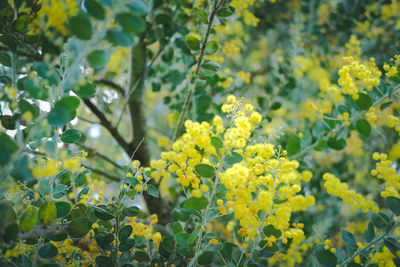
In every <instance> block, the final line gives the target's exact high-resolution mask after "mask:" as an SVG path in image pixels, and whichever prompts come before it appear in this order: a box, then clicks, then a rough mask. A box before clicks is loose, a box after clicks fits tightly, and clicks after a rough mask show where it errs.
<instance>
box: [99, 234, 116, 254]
mask: <svg viewBox="0 0 400 267" xmlns="http://www.w3.org/2000/svg"><path fill="white" fill-rule="evenodd" d="M95 238H96V242H97V244H98V245H99V247H100V248H102V249H104V250H110V243H111V242H113V241H114V234H112V233H99V234H97V235H96V237H95Z"/></svg>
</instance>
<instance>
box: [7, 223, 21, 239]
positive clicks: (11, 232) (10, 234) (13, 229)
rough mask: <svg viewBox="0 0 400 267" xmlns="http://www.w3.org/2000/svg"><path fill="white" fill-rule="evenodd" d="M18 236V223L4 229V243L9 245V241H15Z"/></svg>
mask: <svg viewBox="0 0 400 267" xmlns="http://www.w3.org/2000/svg"><path fill="white" fill-rule="evenodd" d="M18 234H19V226H18V223H15V222H14V223H12V224H9V225H7V227H6V228H5V229H4V241H6V242H7V243H9V242H10V241H12V240H14V239H17V237H18Z"/></svg>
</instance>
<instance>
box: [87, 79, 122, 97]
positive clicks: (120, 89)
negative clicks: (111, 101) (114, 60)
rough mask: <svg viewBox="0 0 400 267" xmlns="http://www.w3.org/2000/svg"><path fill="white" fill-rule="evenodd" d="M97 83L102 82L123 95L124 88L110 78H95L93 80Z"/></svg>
mask: <svg viewBox="0 0 400 267" xmlns="http://www.w3.org/2000/svg"><path fill="white" fill-rule="evenodd" d="M94 82H95V83H97V84H103V85H106V86H108V87H111V88H113V89H114V90H115V91H117V92H118V93H120V94H121V95H125V90H124V88H122V86H120V85H118V84H116V83H114V82H112V81H110V80H106V79H100V80H96V81H94Z"/></svg>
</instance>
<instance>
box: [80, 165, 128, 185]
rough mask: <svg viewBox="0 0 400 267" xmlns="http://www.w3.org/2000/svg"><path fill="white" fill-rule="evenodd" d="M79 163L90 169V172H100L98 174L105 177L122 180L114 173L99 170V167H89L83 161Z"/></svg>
mask: <svg viewBox="0 0 400 267" xmlns="http://www.w3.org/2000/svg"><path fill="white" fill-rule="evenodd" d="M81 165H82V166H83V167H85V168H86V169H88V170H91V171H92V172H94V173H97V174H100V175H102V176H104V177H106V178H108V179H111V180H113V181H117V182H120V181H121V180H122V179H121V178H119V177H117V176H114V175H111V174H109V173H107V172H105V171H102V170H99V169H96V168H93V167H90V166H88V165H86V164H83V163H82V164H81Z"/></svg>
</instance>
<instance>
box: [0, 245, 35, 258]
mask: <svg viewBox="0 0 400 267" xmlns="http://www.w3.org/2000/svg"><path fill="white" fill-rule="evenodd" d="M32 249H33V247H32V246H31V245H27V244H25V243H22V242H19V243H18V244H16V245H15V246H14V247H13V248H12V249H8V250H7V251H6V253H5V254H4V257H6V258H11V257H12V258H18V257H19V256H21V255H26V254H28V253H29V251H32Z"/></svg>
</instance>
